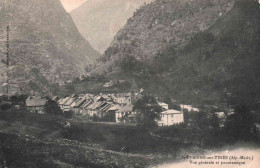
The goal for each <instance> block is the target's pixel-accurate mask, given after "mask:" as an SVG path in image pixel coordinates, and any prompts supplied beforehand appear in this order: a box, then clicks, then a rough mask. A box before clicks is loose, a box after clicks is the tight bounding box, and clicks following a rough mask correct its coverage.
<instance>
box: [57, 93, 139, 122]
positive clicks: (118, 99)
mask: <svg viewBox="0 0 260 168" xmlns="http://www.w3.org/2000/svg"><path fill="white" fill-rule="evenodd" d="M141 97H142V94H141V93H140V92H139V91H132V92H128V93H117V94H98V95H94V94H80V95H76V94H74V95H71V96H68V97H65V98H62V99H59V100H57V103H58V105H59V106H60V108H61V109H62V110H63V111H64V112H67V111H72V112H73V113H74V114H75V115H78V116H85V117H95V118H98V119H101V120H102V121H109V122H122V120H121V118H122V117H123V116H126V115H131V114H134V112H133V110H132V109H133V104H134V103H135V102H136V101H137V100H138V99H139V98H141ZM55 99H56V98H54V100H55Z"/></svg>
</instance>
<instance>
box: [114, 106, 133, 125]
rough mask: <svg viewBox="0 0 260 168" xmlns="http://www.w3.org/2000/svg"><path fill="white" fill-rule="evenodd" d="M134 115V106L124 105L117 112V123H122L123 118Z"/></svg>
mask: <svg viewBox="0 0 260 168" xmlns="http://www.w3.org/2000/svg"><path fill="white" fill-rule="evenodd" d="M131 114H133V105H124V106H122V107H120V108H119V109H118V110H117V111H115V117H116V122H117V123H119V122H121V119H122V117H124V116H126V115H131Z"/></svg>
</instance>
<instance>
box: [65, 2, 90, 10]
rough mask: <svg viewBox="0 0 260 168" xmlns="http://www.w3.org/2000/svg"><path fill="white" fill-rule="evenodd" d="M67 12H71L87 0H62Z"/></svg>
mask: <svg viewBox="0 0 260 168" xmlns="http://www.w3.org/2000/svg"><path fill="white" fill-rule="evenodd" d="M60 1H61V3H62V4H63V6H64V8H65V9H66V11H67V12H71V11H72V10H73V9H76V8H77V7H79V6H80V5H82V4H83V3H84V2H86V1H87V0H60Z"/></svg>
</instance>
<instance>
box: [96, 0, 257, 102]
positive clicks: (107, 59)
mask: <svg viewBox="0 0 260 168" xmlns="http://www.w3.org/2000/svg"><path fill="white" fill-rule="evenodd" d="M166 2H168V3H169V4H167V5H165V6H164V8H165V7H166V6H167V7H168V6H170V2H172V3H173V4H178V3H180V5H183V6H182V7H183V14H185V13H186V12H185V10H187V9H186V8H185V6H189V7H192V6H191V5H190V4H191V2H186V5H185V3H184V2H183V1H182V2H177V1H156V2H154V3H152V4H151V5H148V6H146V7H144V8H142V9H140V10H139V11H138V12H140V11H149V10H148V9H150V7H152V6H153V5H155V4H161V5H162V4H165V3H166ZM200 2H205V3H206V1H200ZM207 2H208V1H207ZM224 2H225V3H224ZM183 3H184V4H183ZM193 3H194V4H196V3H198V1H193ZM219 3H223V4H225V5H223V4H222V8H219V9H218V10H220V9H223V7H225V6H230V5H228V4H230V3H231V1H229V2H227V1H214V3H213V2H212V3H211V4H210V5H207V7H206V8H204V10H206V9H207V11H208V12H206V13H208V14H207V15H206V13H204V14H205V18H207V19H205V18H203V19H201V20H200V21H198V23H199V22H200V23H202V22H203V23H206V21H205V20H207V23H211V24H208V26H206V27H207V28H205V29H203V30H199V29H198V30H197V31H196V29H188V28H187V27H185V25H186V26H188V25H190V24H184V26H183V27H182V28H181V29H178V26H175V27H173V28H172V29H173V32H182V31H183V33H180V34H183V36H179V37H182V38H180V39H179V40H177V41H176V40H174V41H172V42H169V43H167V41H166V42H165V43H166V45H165V47H160V45H161V43H160V42H159V43H157V42H154V41H153V40H152V39H154V38H156V37H158V36H159V34H160V33H161V34H164V32H166V30H165V27H164V28H162V29H161V30H157V31H158V32H155V31H154V33H153V34H151V36H149V37H148V36H147V37H144V36H143V38H144V40H145V39H150V43H152V44H153V46H154V47H153V48H150V49H149V50H147V52H152V51H153V52H154V53H150V55H148V56H147V58H146V59H145V61H143V60H142V59H140V57H139V56H143V55H145V54H143V53H144V52H145V51H146V49H147V48H146V49H142V46H141V45H135V44H134V43H132V42H131V44H130V41H131V40H130V39H131V38H129V39H128V40H126V39H124V38H122V39H124V40H122V41H121V42H120V43H119V41H120V40H118V39H115V41H116V42H117V43H115V42H114V43H113V44H112V47H111V48H110V49H108V50H107V51H106V55H104V57H102V58H101V60H100V62H99V64H103V68H104V65H107V67H106V68H107V69H106V71H103V72H105V74H106V75H107V76H110V77H111V78H112V79H113V78H118V76H121V77H122V78H129V79H135V82H136V83H137V85H138V87H139V88H141V87H142V88H145V89H146V90H147V91H148V92H151V93H155V94H160V95H168V96H170V97H174V98H176V99H179V100H185V102H190V103H198V104H200V103H201V102H203V103H204V104H205V103H206V104H207V103H217V102H219V101H222V102H223V101H224V102H229V103H232V104H235V103H237V102H243V103H245V102H247V103H255V102H257V101H259V98H260V96H259V95H260V90H259V87H258V86H259V84H260V78H259V76H260V74H259V72H260V69H259V68H260V55H259V54H260V52H259V51H260V50H259V44H260V43H259V40H260V34H259V31H260V30H259V29H260V28H259V25H260V8H259V3H258V2H257V1H256V0H237V1H236V2H235V4H234V5H233V7H232V8H231V9H229V10H227V9H228V8H225V10H223V11H226V13H225V12H222V15H220V11H218V12H216V13H215V15H213V14H212V15H209V13H210V12H213V11H214V10H213V8H216V6H215V7H214V5H213V4H219ZM202 4H203V3H202ZM206 4H207V3H206ZM175 6H177V5H175ZM195 6H196V5H195ZM195 6H194V7H193V8H191V9H195ZM219 6H221V5H219ZM202 7H203V6H202ZM154 11H157V10H154ZM163 11H167V10H165V9H164V10H163ZM191 11H192V10H191ZM138 12H137V13H136V14H135V16H134V17H133V18H131V19H130V21H128V24H127V25H126V27H128V25H129V22H130V23H133V22H135V17H137V18H139V17H141V16H145V14H146V13H143V14H142V15H140V16H138ZM179 12H180V10H179ZM148 13H149V12H148ZM202 13H203V8H202V10H201V12H198V14H202ZM213 13H214V12H213ZM147 15H148V14H147ZM206 16H207V17H206ZM209 16H212V18H215V19H212V20H210V21H209V20H208V19H209ZM214 16H215V17H214ZM163 18H164V17H163ZM165 18H167V17H166V16H165ZM187 18H188V17H187ZM192 18H193V17H190V20H192ZM195 20H196V19H194V22H197V20H196V21H195ZM144 21H145V19H144ZM194 22H192V23H194ZM138 25H143V26H144V25H149V24H142V21H140V23H139V24H138ZM194 25H196V24H194ZM126 27H125V28H124V29H122V30H121V31H120V32H119V33H118V35H117V37H120V35H121V34H122V32H124V31H125V30H126ZM137 27H138V26H137ZM188 27H189V26H188ZM135 28H136V27H135ZM135 28H132V29H133V30H135ZM143 30H144V31H141V32H139V33H141V34H142V33H144V34H145V33H146V32H148V31H151V30H150V29H149V27H147V28H146V29H144V28H143ZM184 30H185V31H184ZM189 30H193V31H189ZM129 32H132V31H131V29H129ZM187 32H189V33H188V35H187V34H186V33H187ZM129 34H130V33H129ZM129 34H126V36H125V37H128V36H129ZM156 34H158V35H156ZM176 35H178V34H177V33H175V34H173V35H171V36H169V38H173V37H176ZM184 37H186V38H184ZM136 38H139V36H136ZM156 39H157V40H156V41H159V38H156ZM150 43H149V42H145V43H144V45H146V46H147V45H150ZM115 44H118V45H117V46H118V48H115V46H116V45H115ZM122 46H123V47H122ZM140 47H141V48H140ZM156 49H160V51H159V52H158V51H156ZM150 50H151V51H150ZM112 51H113V52H112ZM136 52H141V53H142V54H140V55H139V54H135V53H136ZM127 53H129V54H127ZM120 57H121V59H120ZM108 65H110V66H108ZM111 65H114V66H113V67H111ZM99 69H100V68H99ZM99 69H98V68H96V73H97V72H100V71H98V70H99ZM103 70H104V69H103ZM119 74H121V75H119ZM122 74H123V75H122ZM219 103H221V102H219Z"/></svg>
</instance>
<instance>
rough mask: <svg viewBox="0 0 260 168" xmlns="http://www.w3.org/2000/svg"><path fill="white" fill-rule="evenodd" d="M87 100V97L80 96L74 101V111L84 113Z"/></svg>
mask: <svg viewBox="0 0 260 168" xmlns="http://www.w3.org/2000/svg"><path fill="white" fill-rule="evenodd" d="M86 101H87V99H85V98H79V99H77V100H76V101H75V102H73V103H72V105H71V107H72V111H73V112H74V113H75V114H82V113H83V105H84V103H85V102H86Z"/></svg>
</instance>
